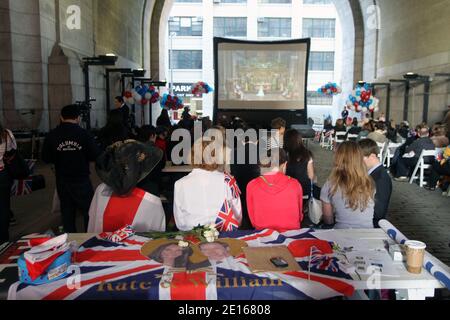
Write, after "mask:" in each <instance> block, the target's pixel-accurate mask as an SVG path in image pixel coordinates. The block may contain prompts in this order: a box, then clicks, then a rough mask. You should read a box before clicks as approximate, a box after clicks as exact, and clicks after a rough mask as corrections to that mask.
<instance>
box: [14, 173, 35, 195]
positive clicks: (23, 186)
mask: <svg viewBox="0 0 450 320" xmlns="http://www.w3.org/2000/svg"><path fill="white" fill-rule="evenodd" d="M32 187H33V178H32V177H29V178H27V179H25V180H14V182H13V184H12V187H11V196H26V195H29V194H31V192H32V190H33V189H32Z"/></svg>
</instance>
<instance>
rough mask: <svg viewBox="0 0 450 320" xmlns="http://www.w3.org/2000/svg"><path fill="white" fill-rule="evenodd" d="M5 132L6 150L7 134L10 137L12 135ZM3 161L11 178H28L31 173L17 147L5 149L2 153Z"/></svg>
mask: <svg viewBox="0 0 450 320" xmlns="http://www.w3.org/2000/svg"><path fill="white" fill-rule="evenodd" d="M5 132H6V137H5V144H6V147H5V150H8V136H9V137H10V138H11V139H12V137H11V136H10V135H9V133H8V131H5ZM3 162H4V164H5V169H6V170H7V171H8V174H9V176H10V177H11V179H13V180H23V179H26V178H28V177H29V176H30V174H31V172H30V168H29V167H28V164H27V163H26V162H25V160H24V159H23V158H22V156H21V155H20V153H19V151H18V150H17V149H11V150H10V151H5V153H4V154H3Z"/></svg>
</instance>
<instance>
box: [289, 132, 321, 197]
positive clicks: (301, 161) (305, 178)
mask: <svg viewBox="0 0 450 320" xmlns="http://www.w3.org/2000/svg"><path fill="white" fill-rule="evenodd" d="M284 143H285V144H284V146H285V150H286V152H287V155H288V164H287V168H286V175H287V176H289V177H291V178H294V179H297V180H298V182H300V184H301V185H302V188H303V195H308V196H309V195H310V194H311V182H312V181H314V162H313V155H312V153H311V151H309V150H308V149H307V148H306V147H305V145H304V144H303V139H302V136H301V134H300V133H299V132H298V131H297V130H294V129H291V130H288V131H287V132H286V134H285V140H284Z"/></svg>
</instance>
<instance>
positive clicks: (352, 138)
mask: <svg viewBox="0 0 450 320" xmlns="http://www.w3.org/2000/svg"><path fill="white" fill-rule="evenodd" d="M347 140H348V141H356V140H358V135H357V134H350V133H349V134H348V135H347Z"/></svg>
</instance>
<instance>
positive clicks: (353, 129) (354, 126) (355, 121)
mask: <svg viewBox="0 0 450 320" xmlns="http://www.w3.org/2000/svg"><path fill="white" fill-rule="evenodd" d="M361 130H362V128H361V127H360V126H359V124H358V118H353V121H352V126H351V128H350V129H349V130H348V133H349V134H359V133H360V132H361Z"/></svg>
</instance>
